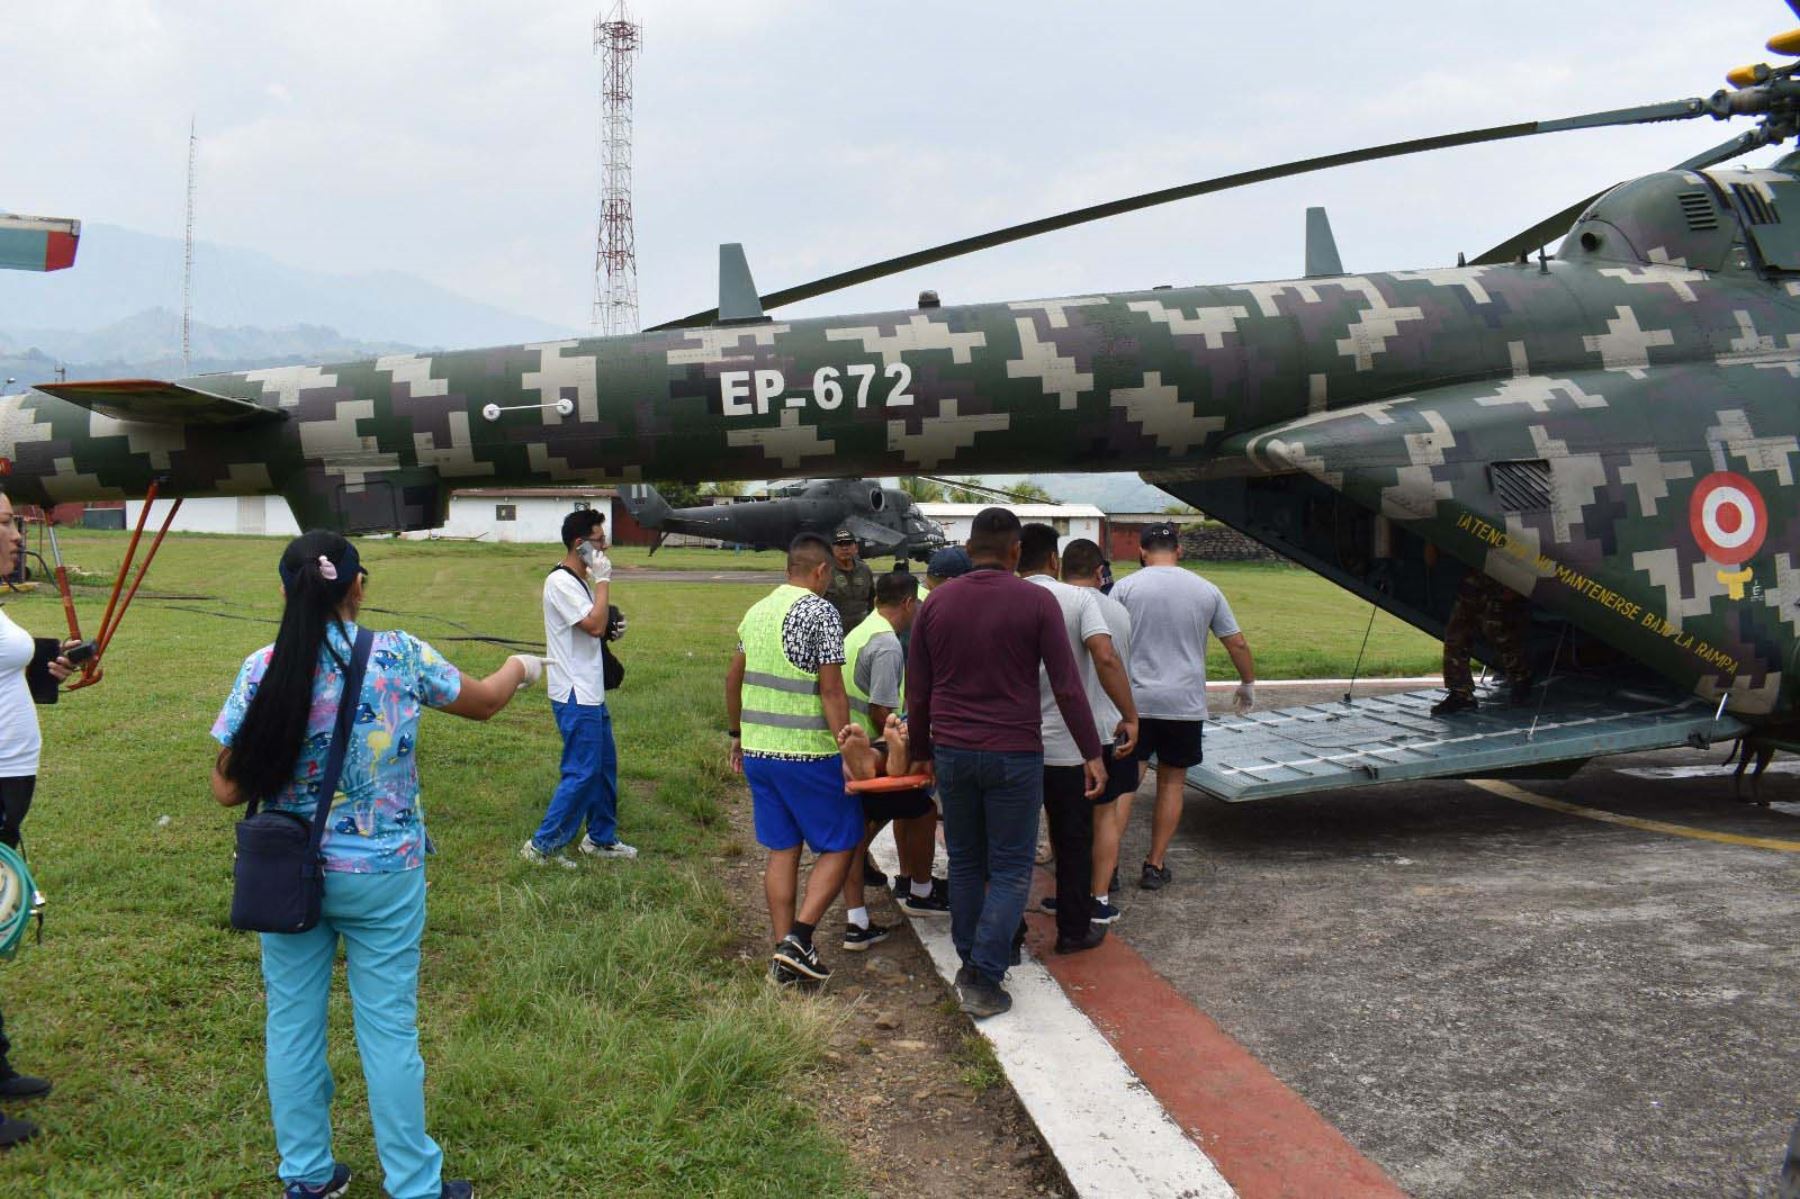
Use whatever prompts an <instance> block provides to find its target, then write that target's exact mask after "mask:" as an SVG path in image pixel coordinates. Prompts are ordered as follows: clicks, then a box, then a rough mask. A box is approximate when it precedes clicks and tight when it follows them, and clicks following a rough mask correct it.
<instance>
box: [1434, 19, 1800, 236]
mask: <svg viewBox="0 0 1800 1199" xmlns="http://www.w3.org/2000/svg"><path fill="white" fill-rule="evenodd" d="M1793 2H1794V3H1800V0H1793ZM1768 143H1769V138H1768V134H1767V133H1766V132H1764V131H1763V129H1761V128H1760V127H1758V128H1756V129H1752V130H1749V131H1748V132H1746V133H1741V134H1739V135H1738V136H1737V137H1734V138H1732V139H1731V140H1730V141H1728V142H1720V143H1719V144H1718V145H1716V146H1714V147H1713V148H1712V149H1710V150H1705V151H1702V152H1701V153H1699V154H1696V155H1694V156H1693V157H1692V158H1689V159H1687V160H1686V161H1684V162H1678V163H1676V164H1675V165H1674V166H1673V167H1671V168H1670V169H1671V170H1676V171H1704V170H1705V169H1706V168H1708V167H1715V166H1718V165H1719V164H1720V163H1722V162H1729V161H1730V160H1731V159H1733V158H1736V157H1737V156H1738V155H1740V154H1748V153H1749V152H1750V151H1752V150H1755V149H1757V148H1758V147H1761V146H1766V145H1768ZM1610 190H1611V189H1610V188H1605V189H1602V190H1600V191H1597V192H1595V193H1594V194H1593V195H1591V196H1589V197H1588V198H1587V199H1585V200H1577V201H1576V202H1575V203H1573V204H1571V205H1569V206H1568V207H1567V208H1565V209H1563V210H1562V211H1561V212H1558V213H1556V214H1555V215H1553V216H1548V217H1545V218H1544V219H1543V220H1541V221H1539V222H1538V223H1537V224H1535V225H1533V226H1532V227H1531V228H1529V229H1527V230H1525V231H1524V232H1522V233H1517V234H1514V235H1513V236H1512V237H1509V238H1507V239H1506V240H1505V241H1503V242H1501V243H1500V244H1499V245H1497V246H1495V247H1494V248H1493V249H1491V250H1489V251H1488V252H1487V253H1485V254H1481V255H1478V256H1477V257H1475V258H1473V259H1470V261H1469V265H1470V266H1495V265H1497V264H1499V263H1502V262H1512V261H1515V260H1516V259H1517V258H1518V257H1519V255H1521V254H1529V253H1531V252H1532V251H1533V250H1535V249H1537V248H1538V247H1539V246H1544V245H1548V244H1549V243H1550V241H1551V240H1552V239H1553V238H1555V237H1557V236H1558V235H1559V234H1563V233H1567V232H1568V231H1569V226H1571V225H1573V224H1574V223H1575V218H1576V217H1578V216H1580V215H1581V214H1582V213H1583V212H1585V211H1587V206H1588V205H1589V204H1592V203H1593V202H1594V201H1595V200H1598V199H1599V198H1600V197H1601V196H1604V195H1605V194H1606V193H1607V192H1608V191H1610Z"/></svg>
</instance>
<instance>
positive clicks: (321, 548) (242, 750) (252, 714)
mask: <svg viewBox="0 0 1800 1199" xmlns="http://www.w3.org/2000/svg"><path fill="white" fill-rule="evenodd" d="M359 565H360V564H359V563H358V560H357V553H356V548H355V547H354V546H352V545H351V544H350V543H349V542H348V541H346V540H345V539H344V538H342V537H340V536H338V535H337V534H336V533H332V532H328V531H326V530H324V529H314V530H312V531H311V532H309V533H305V534H302V535H301V536H299V537H296V538H294V540H292V541H290V542H289V543H288V547H287V549H286V550H284V551H283V552H282V555H281V582H282V586H283V587H284V588H286V591H287V603H286V605H285V606H284V607H283V608H282V610H281V631H280V632H279V633H277V634H276V635H275V650H274V653H273V654H272V655H271V656H270V658H269V668H268V669H267V670H266V671H264V672H263V677H262V681H261V682H260V683H259V684H258V685H257V688H256V694H255V695H253V696H252V697H251V699H250V707H249V710H248V711H246V712H245V713H244V719H243V723H241V724H240V725H238V730H237V735H236V736H235V737H233V738H232V741H231V758H230V760H229V761H228V762H227V763H226V764H225V767H224V773H225V777H226V778H228V779H230V780H231V781H232V782H233V783H235V784H236V785H237V790H238V794H239V795H241V796H242V797H243V798H245V799H247V800H255V801H256V802H258V803H262V802H265V801H267V800H269V799H272V798H273V797H274V796H276V795H277V794H279V793H280V791H281V789H282V788H283V787H285V786H287V784H288V782H289V781H290V780H291V779H292V778H293V777H294V764H295V763H296V762H298V761H299V760H300V747H301V745H302V744H303V743H304V742H305V740H306V724H307V717H308V715H309V714H310V713H311V711H312V695H313V675H314V674H315V673H316V672H317V670H318V665H319V650H320V648H321V647H322V648H324V649H325V650H326V652H328V653H330V654H331V656H332V657H333V659H336V660H337V662H338V666H339V667H340V668H346V669H347V668H348V666H349V663H347V662H345V661H344V660H342V659H341V658H338V654H337V650H336V649H335V648H333V647H332V645H331V643H330V642H329V641H328V640H327V639H326V636H325V634H326V632H327V630H328V629H329V628H330V627H331V626H332V625H334V624H335V625H338V626H339V627H340V628H342V623H343V622H342V621H341V620H340V619H339V617H338V609H339V607H341V606H342V605H343V602H344V597H345V596H347V595H348V594H349V593H350V588H351V586H352V585H354V584H355V582H356V576H357V572H358V569H359ZM333 575H335V576H336V577H335V578H332V577H329V576H333Z"/></svg>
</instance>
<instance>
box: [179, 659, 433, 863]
mask: <svg viewBox="0 0 1800 1199" xmlns="http://www.w3.org/2000/svg"><path fill="white" fill-rule="evenodd" d="M356 631H357V630H356V626H355V625H353V624H348V625H343V626H338V625H332V626H330V627H329V628H328V629H327V631H326V634H325V635H326V638H327V641H328V642H329V644H330V645H331V646H332V647H334V648H335V649H336V650H337V654H338V658H341V659H342V660H343V661H345V662H348V661H349V660H350V650H351V647H352V645H354V643H355V641H356ZM274 649H275V647H274V646H272V645H265V646H264V647H263V648H261V649H259V650H257V651H256V652H255V653H253V654H251V655H250V656H249V657H248V658H245V659H244V665H243V668H242V669H240V670H239V671H238V676H237V682H236V684H235V685H233V687H232V688H231V695H230V696H229V697H228V698H227V699H226V700H225V707H224V708H223V709H222V710H221V711H220V712H219V718H218V720H216V721H214V722H213V728H212V735H213V737H214V738H216V739H217V740H218V741H219V742H220V744H222V745H230V744H231V741H232V738H233V737H234V736H236V735H237V730H238V726H239V725H240V724H242V723H243V720H244V713H245V712H247V711H248V710H249V708H250V699H251V697H252V696H254V695H255V694H256V687H257V684H258V683H260V682H261V681H262V677H263V672H264V671H266V670H267V669H268V668H269V658H270V656H271V655H272V654H273V652H274ZM461 690H462V676H461V675H460V674H459V673H458V672H457V669H456V667H454V666H452V665H450V663H449V662H447V661H445V660H444V657H443V656H442V655H441V654H439V653H438V652H437V651H436V650H434V649H432V648H431V646H429V645H427V644H426V643H425V642H423V641H420V640H419V639H418V638H417V637H414V636H413V635H412V634H410V633H403V632H399V631H394V632H387V633H376V634H375V643H374V646H373V647H372V648H371V650H370V652H369V669H368V673H367V674H366V675H364V677H363V687H362V700H361V702H360V703H359V704H358V705H357V707H356V716H355V724H354V725H353V731H352V734H351V738H350V745H349V748H348V749H347V750H346V752H345V754H344V771H343V775H342V776H341V777H340V778H339V780H338V793H337V796H336V797H335V798H334V799H333V800H332V804H331V815H330V818H329V819H328V820H327V821H326V824H325V838H324V845H323V852H324V855H325V869H327V870H341V871H347V872H350V873H353V874H385V873H390V872H392V871H397V870H417V869H418V868H419V867H421V866H423V865H424V864H425V853H426V851H427V848H428V847H427V839H426V836H425V814H424V811H423V810H422V809H421V808H420V806H419V770H418V762H417V757H416V755H415V753H414V750H415V747H416V746H417V744H418V739H419V715H420V713H421V712H422V711H423V710H424V708H426V707H433V708H441V707H443V706H444V705H446V704H449V703H451V702H453V701H454V700H455V699H456V696H457V693H458V692H460V691H461ZM343 693H344V671H343V669H342V668H341V667H340V666H339V665H338V661H337V659H335V658H333V657H332V656H331V654H330V653H329V652H328V651H326V650H323V649H322V650H320V651H319V667H318V673H317V674H316V675H315V677H314V681H313V700H312V714H311V715H310V716H309V717H308V719H307V724H306V731H307V738H306V744H305V745H304V746H303V747H301V750H300V758H299V761H298V762H297V763H296V765H295V768H294V781H293V782H291V783H289V784H288V785H287V786H286V787H285V788H283V789H282V791H281V794H279V795H277V796H276V797H275V799H274V800H273V801H271V802H270V803H269V804H268V805H267V806H269V807H271V808H278V809H281V810H283V811H289V812H295V813H298V814H299V815H300V816H302V817H304V818H306V819H309V820H310V819H311V818H312V814H313V812H314V811H316V810H317V808H318V802H319V798H318V796H319V784H318V777H319V775H321V774H323V773H324V771H325V757H326V753H327V751H328V750H329V749H330V747H331V730H332V725H333V724H335V723H336V721H337V709H338V700H339V698H340V697H341V696H342V695H343Z"/></svg>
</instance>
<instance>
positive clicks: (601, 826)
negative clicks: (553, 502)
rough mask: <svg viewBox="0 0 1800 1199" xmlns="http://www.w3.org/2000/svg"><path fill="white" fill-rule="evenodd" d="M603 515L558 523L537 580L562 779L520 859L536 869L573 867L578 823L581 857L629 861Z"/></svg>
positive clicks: (579, 515)
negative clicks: (606, 649)
mask: <svg viewBox="0 0 1800 1199" xmlns="http://www.w3.org/2000/svg"><path fill="white" fill-rule="evenodd" d="M605 523H606V518H605V517H604V516H602V515H601V514H600V513H598V512H595V511H593V510H592V509H588V508H582V509H578V510H576V511H574V512H571V513H569V515H568V516H566V517H564V518H563V524H562V540H563V549H564V550H565V551H567V552H566V553H564V554H563V558H562V561H560V562H558V563H557V564H556V569H555V570H552V571H551V572H550V576H549V577H548V578H547V579H545V580H544V672H545V676H546V681H547V682H548V683H549V687H550V706H551V708H552V709H554V710H555V712H556V727H557V729H558V731H560V732H561V733H562V739H563V754H562V779H561V781H560V782H558V783H557V786H556V794H555V795H553V796H552V797H551V799H550V807H549V810H547V811H546V812H545V813H544V822H543V824H541V825H539V826H538V831H537V832H536V833H535V834H533V836H532V838H531V840H529V841H527V842H526V843H525V845H524V847H523V848H522V849H520V850H519V856H520V857H522V858H524V859H525V860H526V861H528V862H531V863H534V864H536V865H540V866H541V865H545V864H547V863H550V862H555V863H556V864H558V865H560V866H565V867H570V868H573V867H574V865H575V863H574V862H573V861H571V860H570V859H569V858H567V857H564V856H563V854H562V850H563V848H564V847H565V846H566V845H568V844H569V843H570V842H571V841H573V840H574V839H575V834H576V833H578V832H580V831H581V827H582V825H583V824H584V823H585V824H586V825H587V835H586V836H584V837H583V838H582V839H581V852H582V853H584V854H587V855H589V856H590V857H597V858H635V857H637V850H635V849H633V848H632V847H631V846H629V845H627V844H625V843H624V842H623V841H621V840H619V832H618V810H619V758H618V752H617V750H616V749H615V748H614V746H613V733H612V716H611V714H609V713H608V712H607V710H606V678H605V660H604V657H603V655H602V654H601V650H600V647H601V645H602V644H603V643H604V642H605V640H606V635H607V615H608V611H609V608H610V599H611V597H610V592H611V590H612V563H611V562H610V561H608V560H607V557H606V530H605V529H604V528H603V526H604V525H605Z"/></svg>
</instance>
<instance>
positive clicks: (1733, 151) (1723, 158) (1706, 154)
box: [1673, 0, 1800, 171]
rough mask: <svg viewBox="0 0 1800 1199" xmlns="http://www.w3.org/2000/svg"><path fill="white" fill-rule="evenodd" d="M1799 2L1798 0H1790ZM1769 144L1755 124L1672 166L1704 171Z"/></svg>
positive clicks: (1762, 131) (1767, 138) (1686, 169)
mask: <svg viewBox="0 0 1800 1199" xmlns="http://www.w3.org/2000/svg"><path fill="white" fill-rule="evenodd" d="M1790 2H1791V3H1796V4H1800V0H1790ZM1768 144H1769V134H1768V131H1767V130H1766V129H1764V128H1763V127H1762V126H1760V125H1759V126H1757V127H1756V128H1755V129H1752V130H1750V131H1748V132H1746V133H1740V134H1738V136H1736V137H1734V138H1732V139H1731V140H1730V141H1728V142H1720V143H1719V144H1718V145H1716V146H1714V147H1713V148H1712V149H1710V150H1706V151H1703V152H1701V153H1699V154H1696V155H1694V156H1693V157H1692V158H1690V159H1688V160H1686V161H1685V162H1678V163H1676V164H1675V166H1674V168H1673V169H1674V170H1677V171H1704V170H1706V169H1707V168H1708V167H1716V166H1718V165H1719V164H1720V163H1722V162H1730V161H1731V160H1732V159H1734V158H1736V157H1737V156H1738V155H1740V154H1748V153H1750V151H1752V150H1757V149H1761V148H1762V147H1763V146H1766V145H1768Z"/></svg>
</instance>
